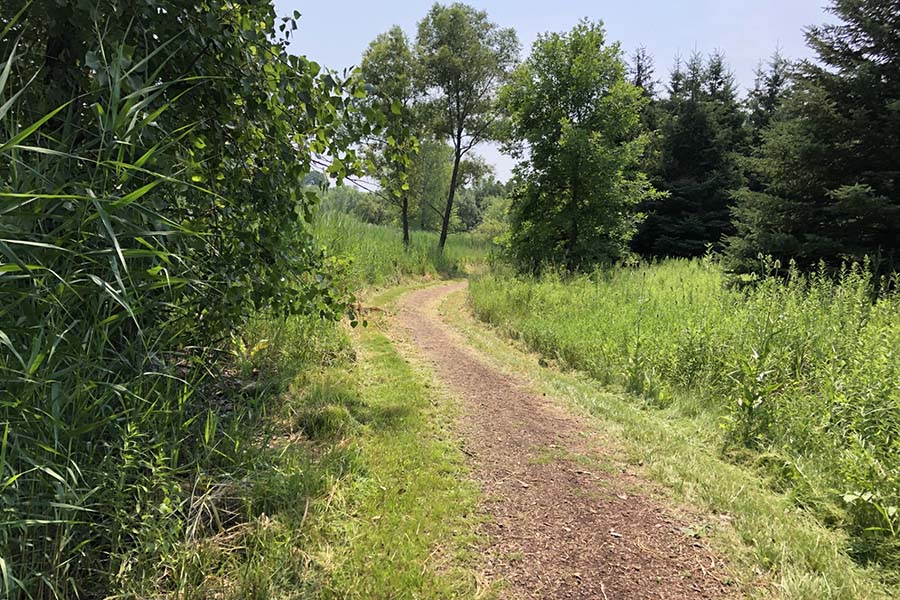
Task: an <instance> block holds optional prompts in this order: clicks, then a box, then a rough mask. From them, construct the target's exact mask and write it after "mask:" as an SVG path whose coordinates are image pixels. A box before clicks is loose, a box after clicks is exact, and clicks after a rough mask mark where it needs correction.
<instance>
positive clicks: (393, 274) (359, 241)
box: [315, 210, 491, 288]
mask: <svg viewBox="0 0 900 600" xmlns="http://www.w3.org/2000/svg"><path fill="white" fill-rule="evenodd" d="M315 233H316V239H317V241H318V242H319V243H320V244H322V245H323V246H324V247H325V249H326V251H327V252H328V253H329V254H330V255H332V256H335V257H348V258H349V259H350V260H349V265H347V267H346V269H347V274H346V276H347V277H348V279H349V281H350V282H352V283H353V284H354V286H355V287H357V288H362V287H366V286H386V285H392V284H397V283H399V282H400V281H402V280H403V279H404V278H407V277H416V276H419V277H421V276H436V275H441V276H445V277H453V276H458V275H461V274H463V273H465V272H466V271H468V270H470V269H472V268H475V267H477V266H478V265H481V264H484V263H485V262H486V261H487V259H488V255H489V253H490V251H491V244H490V243H489V242H486V241H484V240H481V239H479V238H476V237H474V236H471V235H464V234H453V235H450V237H449V238H448V239H447V245H446V247H445V248H444V251H443V253H441V252H438V248H437V242H438V235H437V234H436V233H432V232H426V231H412V232H410V234H411V235H410V247H409V248H404V247H403V236H402V234H401V232H400V230H399V228H397V227H390V226H385V225H370V224H368V223H363V222H361V221H359V220H358V219H357V218H355V217H353V216H351V215H348V214H345V213H342V212H338V211H334V210H323V211H321V213H320V214H319V215H317V218H316V220H315Z"/></svg>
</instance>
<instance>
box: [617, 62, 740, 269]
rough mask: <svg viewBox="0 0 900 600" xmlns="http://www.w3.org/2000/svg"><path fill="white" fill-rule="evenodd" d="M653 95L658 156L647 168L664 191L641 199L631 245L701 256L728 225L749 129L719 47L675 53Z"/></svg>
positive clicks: (651, 253)
mask: <svg viewBox="0 0 900 600" xmlns="http://www.w3.org/2000/svg"><path fill="white" fill-rule="evenodd" d="M668 91H669V96H668V98H666V99H665V100H663V101H661V102H660V103H659V106H660V111H661V112H662V115H661V116H660V120H661V123H660V133H659V136H660V137H659V142H658V146H659V151H658V152H659V156H658V160H657V161H656V167H655V169H653V170H652V172H651V181H652V182H653V184H654V185H655V186H656V187H657V189H660V190H665V191H668V192H669V196H668V197H667V198H664V199H660V200H652V201H650V202H645V203H642V204H641V206H640V207H639V208H640V210H642V211H643V212H645V213H647V218H646V220H645V221H644V222H643V224H642V225H641V227H640V229H639V232H638V235H637V236H636V237H635V240H634V243H633V248H634V250H635V251H637V252H639V253H640V254H643V255H645V256H657V257H661V256H699V255H702V254H703V253H704V252H706V251H707V248H708V247H710V246H712V247H713V248H714V249H718V248H720V247H721V244H722V241H723V238H724V237H725V236H726V235H728V234H729V233H731V213H730V209H731V192H732V190H735V189H737V188H739V187H740V186H741V185H742V181H743V179H742V173H741V166H740V160H739V155H740V153H741V152H745V151H746V144H747V132H746V128H745V125H744V120H745V119H744V115H743V112H742V111H741V107H740V103H739V102H738V99H737V91H736V88H735V84H734V78H733V76H732V74H731V73H730V71H729V70H728V67H727V65H726V63H725V60H724V57H723V56H722V55H721V54H718V53H716V54H713V55H712V56H711V57H709V59H708V60H706V61H704V60H703V58H702V57H701V56H700V55H699V54H694V55H693V56H692V57H691V58H690V60H689V61H688V62H687V64H686V65H685V66H682V65H681V63H680V61H676V63H675V68H674V69H673V71H672V75H671V79H670V82H669V90H668Z"/></svg>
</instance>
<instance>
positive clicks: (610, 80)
mask: <svg viewBox="0 0 900 600" xmlns="http://www.w3.org/2000/svg"><path fill="white" fill-rule="evenodd" d="M503 101H504V105H505V107H506V108H507V110H508V111H509V113H510V115H511V118H512V132H513V137H514V139H516V140H520V141H521V142H524V144H525V145H527V149H528V152H527V158H525V154H524V153H522V152H518V153H517V155H518V156H519V157H520V158H525V159H524V160H523V162H521V163H520V165H519V166H518V168H517V171H518V176H519V178H520V179H521V182H522V184H523V185H521V187H520V189H519V191H518V193H517V194H516V195H515V196H514V198H513V206H512V224H513V227H512V229H513V232H512V239H511V253H512V256H513V258H514V259H515V262H516V263H517V264H518V265H519V266H520V267H521V268H523V269H526V270H530V271H538V270H540V268H541V267H542V266H543V264H544V263H555V264H559V265H561V266H564V267H565V268H567V269H571V270H575V269H589V268H592V267H593V266H594V265H596V264H598V263H609V262H612V261H616V260H618V259H620V258H622V257H623V256H624V254H625V253H626V252H627V249H628V242H629V239H630V238H631V235H632V233H633V231H634V226H635V222H634V217H633V213H632V211H631V209H632V207H633V206H634V205H635V204H636V203H637V202H639V201H641V200H644V199H647V198H648V197H652V196H653V195H654V190H653V188H652V187H651V186H650V184H649V183H648V182H647V179H646V177H645V176H644V175H643V174H642V173H640V172H638V171H637V168H636V166H637V164H638V161H639V159H640V157H641V153H642V151H643V149H644V145H645V143H646V136H644V135H636V132H638V131H639V128H640V113H641V108H642V106H643V105H644V104H645V103H646V101H647V100H646V98H645V97H644V95H643V93H642V90H641V89H640V88H638V87H636V86H635V85H633V84H631V83H629V82H628V81H627V80H626V66H625V62H624V60H623V57H622V51H621V49H620V47H619V45H618V44H610V43H608V42H607V40H606V34H605V33H604V30H603V26H602V24H601V23H592V22H589V21H582V22H581V23H579V24H578V25H577V26H576V27H575V28H574V29H572V30H571V31H570V32H568V33H551V34H546V35H542V36H539V37H538V40H537V41H536V42H535V44H534V46H533V48H532V52H531V56H530V57H529V58H528V59H527V60H526V61H525V63H524V64H523V65H522V66H520V67H519V68H518V69H517V70H516V71H515V73H514V75H513V79H512V81H511V82H510V84H509V85H508V86H507V87H506V88H505V89H504V92H503Z"/></svg>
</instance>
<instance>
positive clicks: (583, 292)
mask: <svg viewBox="0 0 900 600" xmlns="http://www.w3.org/2000/svg"><path fill="white" fill-rule="evenodd" d="M872 288H873V285H872V282H871V281H870V278H869V277H868V275H867V274H866V272H865V271H864V270H863V269H859V268H848V269H846V270H845V271H844V272H843V273H842V275H841V276H840V277H839V278H838V279H837V280H834V279H831V278H829V277H826V276H825V275H823V274H813V275H810V276H803V275H800V274H798V273H793V274H792V276H791V277H790V279H789V280H788V281H786V282H785V281H783V280H780V279H769V280H766V281H763V282H762V283H761V284H759V285H758V286H756V287H754V288H751V289H748V290H744V291H741V290H737V289H729V288H728V287H726V286H725V281H724V276H723V274H722V272H721V270H720V269H719V267H718V265H716V264H715V263H713V262H711V261H681V260H677V261H668V262H664V263H661V264H658V265H653V266H643V267H640V268H635V269H618V270H610V271H601V272H597V273H594V274H592V275H589V276H581V277H573V278H564V277H560V276H558V275H552V274H551V275H549V276H546V277H544V278H543V279H541V280H534V279H522V278H516V277H512V276H504V275H497V276H488V277H483V278H481V279H479V280H477V281H475V282H474V283H473V284H472V286H471V303H472V305H473V307H474V310H475V312H476V314H477V315H478V316H479V317H480V318H481V319H483V320H485V321H488V322H490V323H494V324H496V325H498V326H500V327H502V328H503V329H504V330H505V331H506V332H508V333H510V334H511V335H513V336H516V337H520V338H522V339H523V340H525V342H526V343H527V344H528V345H530V346H531V347H532V348H534V349H536V350H538V351H540V352H542V353H544V354H545V355H547V356H548V357H552V358H554V359H557V360H559V361H560V362H561V363H563V364H564V365H568V366H571V367H574V368H577V369H580V370H584V371H586V372H587V373H589V374H590V375H591V376H593V377H595V378H597V379H599V380H600V381H602V382H605V383H608V384H617V385H622V386H625V387H627V389H628V390H630V391H633V392H635V393H637V394H639V395H640V396H641V397H643V398H644V399H645V401H646V402H647V403H648V404H649V405H651V406H652V405H666V406H671V405H674V406H676V407H681V409H682V410H683V411H684V413H685V414H688V415H691V414H694V415H697V416H698V417H704V418H706V417H708V416H709V415H713V416H714V418H713V419H708V418H707V419H706V420H707V422H713V423H715V422H718V423H719V424H721V425H722V428H721V432H723V435H722V436H721V437H719V436H718V435H717V434H716V432H714V431H711V432H710V439H711V440H714V439H718V440H719V442H720V443H721V444H722V447H723V448H724V449H726V451H728V452H729V453H730V454H731V455H732V456H733V457H735V458H747V459H749V460H752V461H755V463H756V464H758V465H760V466H761V467H764V468H765V470H766V472H767V473H769V474H771V475H772V477H773V484H774V485H776V486H779V487H780V488H783V489H785V490H789V491H790V492H791V493H792V494H793V495H794V497H795V498H796V500H797V502H798V503H799V504H800V505H801V506H803V507H804V508H807V509H810V510H812V511H814V512H815V513H816V514H817V515H819V516H820V517H822V518H824V519H825V520H826V521H827V522H829V523H830V524H832V525H838V526H841V527H845V528H847V530H848V531H849V532H850V533H851V536H852V537H851V539H852V544H853V546H852V548H851V552H852V553H853V554H854V555H855V556H856V557H857V558H859V559H860V560H862V561H868V560H877V561H881V562H882V563H884V564H886V565H888V566H891V567H895V568H896V567H898V566H900V508H898V507H900V354H898V352H897V349H898V348H900V296H898V295H897V294H895V293H894V294H891V293H887V294H884V295H883V296H882V297H880V298H879V299H878V300H877V301H875V302H873V301H872V296H871V290H872Z"/></svg>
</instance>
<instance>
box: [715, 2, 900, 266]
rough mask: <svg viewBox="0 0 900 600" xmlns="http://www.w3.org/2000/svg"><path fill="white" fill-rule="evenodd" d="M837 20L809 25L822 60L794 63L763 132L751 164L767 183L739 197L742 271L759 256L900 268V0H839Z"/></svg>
mask: <svg viewBox="0 0 900 600" xmlns="http://www.w3.org/2000/svg"><path fill="white" fill-rule="evenodd" d="M830 10H831V12H832V13H833V14H835V15H836V16H837V17H839V19H840V20H841V21H842V22H841V23H839V24H833V25H824V26H821V27H812V28H810V29H809V30H808V31H807V42H808V44H809V45H810V46H811V47H812V48H813V49H814V50H815V51H816V54H817V55H818V61H816V62H813V61H805V62H803V63H801V64H800V65H799V66H798V68H797V74H796V82H795V85H794V90H793V92H792V93H791V95H790V98H789V99H788V100H787V101H786V102H785V104H784V107H783V109H782V110H781V111H780V113H778V114H777V115H776V118H775V121H774V122H773V124H772V125H771V127H770V128H769V129H768V130H765V131H764V132H763V133H762V141H763V144H762V146H761V148H760V149H759V150H758V151H757V152H756V156H755V160H754V166H755V169H756V171H757V173H756V175H757V176H758V177H759V179H760V181H761V183H762V185H761V188H760V189H759V190H749V189H744V190H742V191H740V192H739V193H738V194H737V195H736V198H737V206H736V208H735V210H734V216H735V225H736V228H737V232H736V235H734V236H733V237H731V238H730V239H729V242H728V250H727V256H728V259H729V264H730V267H731V269H732V270H733V271H735V272H737V273H748V272H755V271H758V270H760V269H761V264H760V262H761V261H759V259H758V257H759V256H760V255H766V256H772V257H774V258H776V259H779V261H780V264H781V265H782V267H786V265H787V263H788V261H789V260H790V259H794V260H795V261H796V262H797V264H798V265H799V266H800V267H802V268H815V267H816V266H817V265H818V264H819V262H820V261H824V262H825V263H826V264H828V265H830V266H832V267H834V268H837V267H839V265H840V264H841V263H842V262H844V261H848V260H851V261H859V260H862V259H863V258H864V257H865V256H870V257H871V258H872V259H873V261H874V265H875V268H876V269H877V270H879V271H881V272H888V271H891V270H896V269H897V268H898V266H900V166H898V161H897V157H898V156H900V5H898V3H897V1H896V0H835V1H834V3H833V5H832V7H831V9H830Z"/></svg>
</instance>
